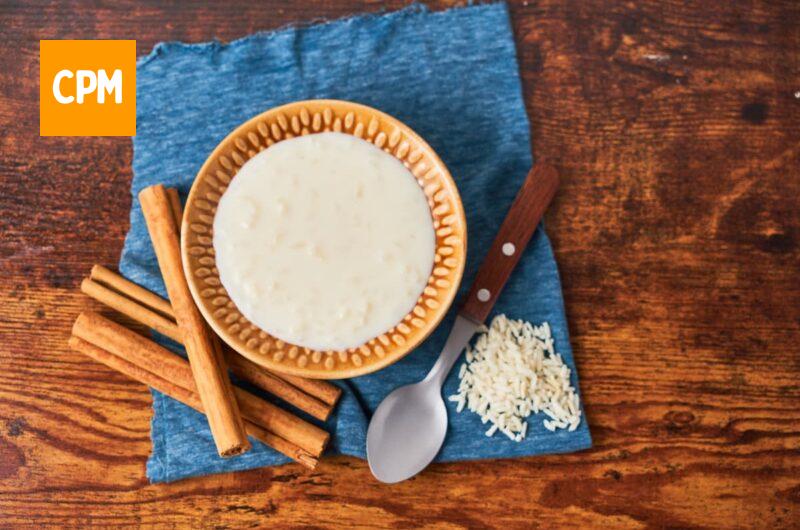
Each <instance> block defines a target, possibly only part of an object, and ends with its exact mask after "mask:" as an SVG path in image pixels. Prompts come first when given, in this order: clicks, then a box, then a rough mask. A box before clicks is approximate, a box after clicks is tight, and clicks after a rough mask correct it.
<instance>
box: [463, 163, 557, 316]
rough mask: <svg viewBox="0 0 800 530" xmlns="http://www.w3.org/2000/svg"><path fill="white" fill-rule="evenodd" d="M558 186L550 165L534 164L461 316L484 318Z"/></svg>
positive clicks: (554, 172) (476, 280)
mask: <svg viewBox="0 0 800 530" xmlns="http://www.w3.org/2000/svg"><path fill="white" fill-rule="evenodd" d="M557 189H558V173H557V172H556V170H555V168H554V167H553V166H551V165H549V164H547V163H544V162H539V163H537V164H536V165H535V166H533V169H531V170H530V172H529V173H528V176H527V177H526V178H525V182H524V183H523V184H522V187H521V188H520V190H519V192H517V197H516V198H515V199H514V202H513V203H512V204H511V209H510V210H509V211H508V214H507V215H506V218H505V220H504V221H503V224H502V226H501V227H500V230H499V231H498V232H497V236H495V239H494V242H493V243H492V246H491V248H490V249H489V253H488V254H487V255H486V257H485V258H484V259H483V264H481V268H480V269H479V270H478V275H477V277H476V278H475V282H474V283H473V284H472V289H470V291H469V295H467V299H466V301H465V302H464V305H463V306H462V307H461V311H459V313H460V314H461V315H464V316H465V317H467V318H469V319H470V320H472V321H474V322H476V323H482V322H483V321H484V320H486V317H487V316H488V315H489V311H491V310H492V307H494V303H495V301H497V297H498V295H499V294H500V291H502V290H503V287H504V286H505V284H506V281H507V280H508V277H509V276H510V275H511V271H512V270H514V267H515V266H516V265H517V263H518V262H519V259H520V257H521V256H522V252H523V251H524V250H525V247H526V246H527V244H528V241H530V239H531V236H532V235H533V232H534V231H535V230H536V226H537V225H538V224H539V221H540V220H541V219H542V215H544V211H545V210H546V209H547V206H548V205H549V204H550V201H551V200H552V199H553V196H554V195H555V193H556V190H557Z"/></svg>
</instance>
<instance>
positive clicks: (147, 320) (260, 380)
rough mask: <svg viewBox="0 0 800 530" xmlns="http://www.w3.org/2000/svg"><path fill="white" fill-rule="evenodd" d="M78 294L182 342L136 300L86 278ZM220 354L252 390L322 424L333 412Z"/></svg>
mask: <svg viewBox="0 0 800 530" xmlns="http://www.w3.org/2000/svg"><path fill="white" fill-rule="evenodd" d="M93 270H94V269H93ZM106 271H107V272H108V273H110V274H111V275H114V273H113V272H111V271H108V269H106ZM120 278H121V277H120ZM122 280H124V281H125V282H128V280H125V279H124V278H122ZM128 283H133V282H128ZM115 285H117V286H118V287H121V288H123V289H126V290H127V289H128V288H129V286H127V285H125V284H123V283H121V282H120V281H115ZM133 285H134V286H136V287H138V288H139V289H141V290H143V291H145V292H146V293H148V294H153V293H151V292H150V291H147V290H146V289H143V288H141V287H139V286H138V285H136V284H133ZM81 291H83V292H84V293H85V294H87V295H89V296H91V297H92V298H94V299H96V300H97V301H99V302H102V303H103V304H105V305H107V306H109V307H110V308H112V309H114V310H116V311H119V312H120V313H122V314H123V315H126V316H128V317H130V318H132V319H134V320H136V321H138V322H140V323H142V324H144V325H145V326H147V327H149V328H152V329H154V330H156V331H158V332H159V333H161V334H163V335H165V336H167V337H169V338H171V339H172V340H174V341H176V342H180V341H181V340H182V338H183V336H182V334H181V332H180V329H179V328H178V325H177V324H176V323H175V322H174V321H172V320H171V319H170V318H167V317H165V316H162V315H161V314H160V313H157V312H155V311H153V310H151V309H150V308H148V307H146V306H144V305H140V304H139V303H138V302H137V301H136V300H133V299H131V298H127V297H126V296H125V295H126V294H128V293H126V292H123V293H118V292H116V291H114V290H112V289H110V288H108V287H106V286H105V285H102V284H100V283H98V282H95V281H93V280H92V279H91V278H86V279H85V280H83V282H81ZM137 294H138V292H137ZM154 296H155V295H154ZM156 298H158V299H159V300H163V299H162V298H160V297H158V296H156ZM165 302H166V301H165ZM215 347H216V344H215ZM223 351H224V354H225V355H226V360H227V361H228V368H230V369H231V371H232V372H233V373H234V374H236V376H237V377H239V378H241V379H244V380H245V381H248V382H249V383H251V384H253V385H255V386H256V387H258V388H260V389H262V390H265V391H266V392H269V393H271V394H273V395H274V396H276V397H279V398H281V399H283V400H284V401H286V402H287V403H289V404H291V405H294V406H295V407H297V408H298V409H300V410H302V411H304V412H307V413H308V414H310V415H311V416H313V417H315V418H317V419H320V420H322V421H325V420H327V419H328V417H329V416H330V413H331V411H332V410H333V406H332V405H330V404H328V403H325V402H323V401H321V400H319V399H316V398H315V397H313V396H311V395H308V394H306V393H305V392H303V391H302V390H300V389H299V388H296V387H295V386H292V385H291V384H289V383H288V382H286V381H284V380H283V379H281V378H280V377H278V376H275V375H273V374H271V373H269V372H267V371H266V370H265V369H264V368H262V367H260V366H259V365H257V364H256V363H254V362H252V361H249V360H247V359H245V358H244V357H242V356H240V355H238V354H237V353H235V352H231V351H230V350H229V349H225V348H224V347H223ZM329 386H332V385H329Z"/></svg>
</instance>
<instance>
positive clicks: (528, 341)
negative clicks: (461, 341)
mask: <svg viewBox="0 0 800 530" xmlns="http://www.w3.org/2000/svg"><path fill="white" fill-rule="evenodd" d="M458 377H459V379H460V384H459V386H458V392H457V393H456V394H454V395H452V396H450V397H449V398H448V399H449V400H450V401H453V402H455V403H456V404H457V411H458V412H461V411H462V410H464V407H466V408H468V409H469V410H471V411H472V412H474V413H476V414H478V415H479V416H480V417H481V421H482V422H483V423H487V422H489V423H491V424H492V425H491V427H489V430H487V431H486V436H492V435H493V434H494V433H495V432H497V431H500V432H502V433H503V434H505V435H506V436H508V437H509V438H510V439H511V440H514V441H515V442H519V441H521V440H522V439H523V438H525V433H526V432H527V430H528V423H527V421H525V420H526V418H527V417H528V416H530V415H531V413H540V412H541V413H544V414H545V415H546V416H547V418H546V419H545V420H544V421H543V425H544V427H545V428H546V429H548V430H549V431H555V430H556V429H569V430H570V431H574V430H575V429H576V428H577V427H578V424H580V421H581V407H580V401H579V399H578V395H577V394H576V393H575V388H573V386H572V385H571V384H570V369H569V368H568V367H567V365H565V364H564V361H563V360H562V359H561V355H560V354H558V353H555V350H554V349H553V338H552V336H551V335H550V325H549V324H548V323H547V322H545V323H544V324H542V325H541V326H534V325H532V324H531V323H530V322H523V321H522V320H509V319H508V318H506V316H505V315H499V316H497V317H495V318H494V320H492V323H491V325H490V326H489V328H488V329H487V328H485V327H484V328H483V330H482V333H481V335H479V336H478V338H477V340H476V341H475V344H474V345H473V346H468V347H467V354H466V362H465V363H464V364H462V365H461V368H460V370H459V372H458Z"/></svg>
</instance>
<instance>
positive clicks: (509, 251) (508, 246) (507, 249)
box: [503, 243, 517, 256]
mask: <svg viewBox="0 0 800 530" xmlns="http://www.w3.org/2000/svg"><path fill="white" fill-rule="evenodd" d="M516 250H517V247H515V246H514V243H503V254H505V255H506V256H513V255H514V252H516Z"/></svg>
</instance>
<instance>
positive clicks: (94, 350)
mask: <svg viewBox="0 0 800 530" xmlns="http://www.w3.org/2000/svg"><path fill="white" fill-rule="evenodd" d="M69 345H70V347H71V348H72V349H73V350H76V351H79V352H81V353H83V354H84V355H87V356H88V357H91V358H92V359H94V360H96V361H98V362H101V363H103V364H105V365H106V366H108V367H109V368H111V369H113V370H116V371H118V372H120V373H122V374H124V375H127V376H128V377H130V378H131V379H135V380H137V381H139V382H140V383H144V384H145V385H147V386H149V387H152V388H155V389H156V390H158V391H159V392H161V393H162V394H165V395H167V396H169V397H171V398H173V399H176V400H178V401H180V402H181V403H183V404H184V405H187V406H189V407H191V408H193V409H195V410H197V411H198V412H203V404H202V402H201V401H200V397H199V396H198V395H197V393H196V392H192V391H190V390H187V389H185V388H183V387H181V386H178V385H176V384H175V383H173V382H171V381H169V380H167V379H164V378H163V377H161V376H159V375H157V374H154V373H153V372H150V371H148V370H146V369H144V368H142V367H141V366H138V365H136V364H134V363H132V362H130V361H128V360H126V359H123V358H122V357H118V356H116V355H114V354H113V353H110V352H108V351H106V350H104V349H103V348H100V347H99V346H95V345H94V344H92V343H91V342H87V341H85V340H83V339H81V338H79V337H77V336H75V335H73V336H71V337H70V339H69ZM244 423H245V429H246V430H247V433H248V434H249V435H250V436H252V437H253V438H255V439H256V440H260V441H261V442H263V443H265V444H266V445H268V446H270V447H272V448H273V449H275V450H277V451H278V452H280V453H282V454H284V455H286V456H288V457H289V458H291V459H293V460H295V461H296V462H299V463H300V464H303V465H304V466H306V467H308V468H309V469H314V468H315V467H316V465H317V463H318V462H319V461H318V459H317V458H315V457H314V456H313V455H311V454H310V453H308V452H306V451H304V450H303V449H301V448H300V447H297V446H296V445H294V444H292V443H291V442H288V441H286V440H284V439H283V438H280V437H278V436H276V435H274V434H272V433H271V432H269V431H267V430H266V429H264V428H262V427H260V426H258V425H256V424H255V423H253V422H251V421H249V420H245V422H244Z"/></svg>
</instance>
